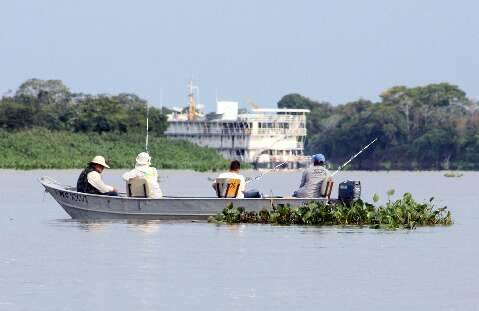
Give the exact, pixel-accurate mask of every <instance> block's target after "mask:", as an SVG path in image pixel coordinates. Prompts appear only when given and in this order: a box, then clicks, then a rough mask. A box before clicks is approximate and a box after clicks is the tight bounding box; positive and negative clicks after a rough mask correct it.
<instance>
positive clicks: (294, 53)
mask: <svg viewBox="0 0 479 311" xmlns="http://www.w3.org/2000/svg"><path fill="white" fill-rule="evenodd" d="M478 12H479V1H475V0H469V1H465V0H455V1H440V0H415V1H412V0H400V1H395V0H390V1H385V0H377V1H374V0H363V1H359V0H350V1H341V0H334V1H331V0H329V1H321V0H318V1H313V0H310V1H298V0H296V1H279V0H275V1H260V0H256V1H253V0H239V1H208V0H205V1H182V0H174V1H154V0H148V1H146V0H136V1H131V0H130V1H121V0H104V1H102V0H74V1H73V0H52V1H46V0H30V1H23V0H10V1H8V0H2V1H1V2H0V40H1V41H0V42H1V50H0V51H1V52H0V92H1V93H4V92H5V91H7V90H8V89H16V88H17V87H18V85H19V84H20V83H21V82H23V81H25V80H26V79H29V78H32V77H36V78H42V79H60V80H63V81H64V82H65V83H66V84H67V85H68V86H69V87H70V88H71V90H72V91H76V92H80V91H81V92H87V93H112V94H113V93H118V92H134V93H136V94H138V95H140V96H141V97H143V98H146V99H148V100H149V101H150V102H151V104H153V105H159V104H160V101H162V103H163V105H168V106H175V105H183V104H186V84H187V82H188V80H189V79H190V78H191V77H193V78H194V80H195V81H196V82H197V83H198V84H199V86H200V95H201V101H202V102H203V103H204V104H205V105H206V106H207V107H208V108H209V110H211V109H213V106H214V100H215V94H218V97H219V98H220V99H231V100H239V101H240V102H242V105H243V106H244V105H245V103H246V102H247V101H249V100H252V101H255V102H256V103H258V104H260V105H262V106H269V107H271V106H274V105H276V103H277V101H278V100H279V99H280V98H281V97H282V96H283V95H285V94H288V93H291V92H297V93H301V94H303V95H306V96H308V97H311V98H313V99H318V100H326V101H330V102H332V103H335V104H337V103H344V102H347V101H351V100H355V99H358V98H359V97H363V98H368V99H373V100H376V99H377V98H378V94H379V93H380V92H381V91H382V90H384V89H386V88H388V87H390V86H393V85H398V84H405V85H408V86H415V85H421V84H427V83H432V82H442V81H447V82H451V83H454V84H457V85H459V86H460V87H461V88H462V89H464V90H465V91H466V92H467V93H468V95H469V96H471V97H475V98H477V97H479V79H478V76H479V14H478ZM161 99H162V100H161Z"/></svg>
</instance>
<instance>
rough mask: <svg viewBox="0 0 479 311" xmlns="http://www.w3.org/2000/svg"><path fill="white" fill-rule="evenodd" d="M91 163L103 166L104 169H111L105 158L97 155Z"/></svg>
mask: <svg viewBox="0 0 479 311" xmlns="http://www.w3.org/2000/svg"><path fill="white" fill-rule="evenodd" d="M90 163H95V164H100V165H101V166H103V167H106V168H110V167H109V166H108V165H107V164H106V162H105V158H104V157H102V156H100V155H97V156H95V157H94V158H93V160H91V161H90Z"/></svg>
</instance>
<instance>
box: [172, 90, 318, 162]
mask: <svg viewBox="0 0 479 311" xmlns="http://www.w3.org/2000/svg"><path fill="white" fill-rule="evenodd" d="M192 97H193V96H190V98H189V106H190V109H189V111H190V116H189V117H188V116H185V115H182V114H177V113H176V114H172V115H170V116H169V118H168V122H169V126H168V129H167V131H166V132H165V135H166V136H168V137H170V138H175V139H184V140H188V141H190V142H193V143H195V144H198V145H201V146H207V147H210V148H213V149H216V150H217V151H218V152H219V153H221V154H222V155H223V156H225V157H226V158H228V159H237V160H241V161H245V162H249V163H254V164H255V165H257V166H258V167H272V166H274V165H275V164H278V163H281V162H288V167H290V168H296V167H298V166H300V165H301V164H302V163H309V157H305V156H304V154H303V151H304V140H305V138H306V114H307V113H309V110H307V109H282V108H255V109H251V111H248V112H244V113H240V112H239V109H238V106H239V105H238V103H237V102H233V101H218V102H217V106H216V114H210V115H207V116H206V117H196V116H193V115H192V113H191V111H194V108H191V107H192V105H194V103H195V102H194V99H193V98H192ZM192 103H193V104H192Z"/></svg>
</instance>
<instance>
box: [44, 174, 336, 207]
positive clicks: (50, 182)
mask: <svg viewBox="0 0 479 311" xmlns="http://www.w3.org/2000/svg"><path fill="white" fill-rule="evenodd" d="M38 181H39V182H40V184H42V186H43V187H45V188H51V189H55V190H59V191H65V192H69V193H74V194H82V195H86V196H88V197H96V198H101V199H108V200H110V199H113V200H133V201H137V200H138V201H158V200H165V201H166V200H218V201H232V200H234V201H256V200H265V201H272V202H273V201H276V200H288V201H292V202H294V201H298V202H304V201H306V200H311V201H326V200H327V199H326V198H295V197H261V198H218V197H173V196H164V197H161V198H156V199H154V198H139V197H128V196H107V195H101V194H92V193H84V192H78V191H73V190H69V189H67V185H61V184H59V183H57V182H55V180H53V179H51V178H50V177H48V176H42V177H40V178H38Z"/></svg>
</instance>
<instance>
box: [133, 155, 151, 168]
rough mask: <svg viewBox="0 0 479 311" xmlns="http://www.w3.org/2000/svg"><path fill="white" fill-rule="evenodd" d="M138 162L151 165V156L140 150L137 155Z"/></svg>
mask: <svg viewBox="0 0 479 311" xmlns="http://www.w3.org/2000/svg"><path fill="white" fill-rule="evenodd" d="M136 164H138V165H150V164H151V157H150V155H149V154H148V153H146V152H140V153H139V154H138V156H137V157H136Z"/></svg>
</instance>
